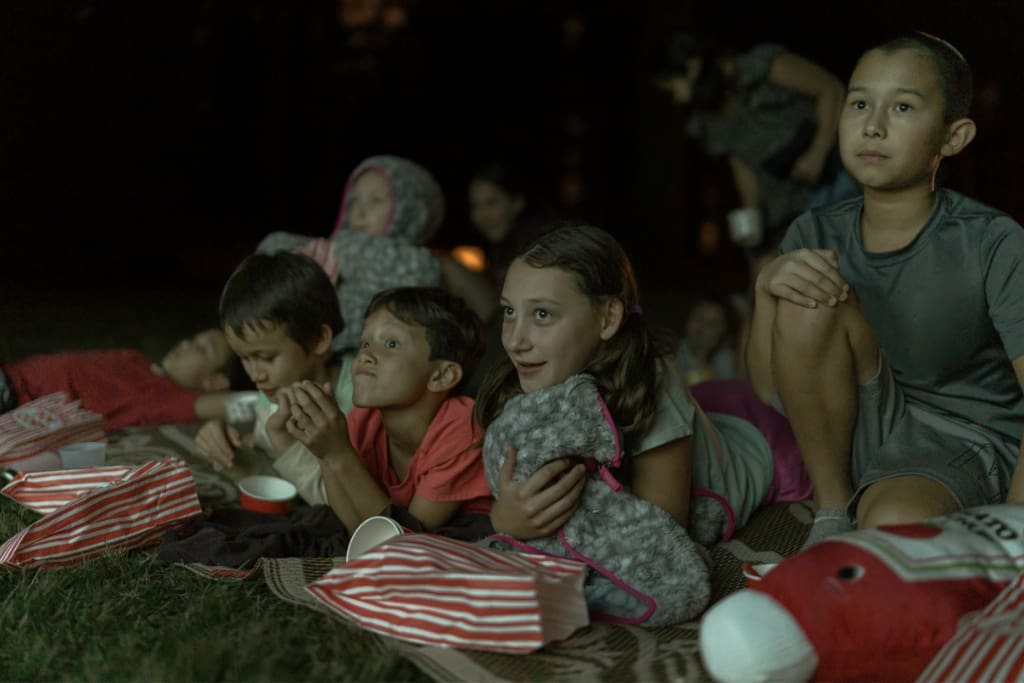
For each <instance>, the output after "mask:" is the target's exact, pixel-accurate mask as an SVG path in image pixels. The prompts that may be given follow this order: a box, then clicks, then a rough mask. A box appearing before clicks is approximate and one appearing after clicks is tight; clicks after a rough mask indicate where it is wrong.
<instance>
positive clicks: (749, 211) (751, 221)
mask: <svg viewBox="0 0 1024 683" xmlns="http://www.w3.org/2000/svg"><path fill="white" fill-rule="evenodd" d="M725 220H726V222H727V223H728V224H729V237H730V238H732V241H733V242H734V243H736V244H737V245H739V246H741V247H746V248H752V247H756V246H757V245H759V244H761V240H762V239H764V226H763V224H762V221H761V210H760V209H755V208H744V209H733V210H732V211H730V212H729V213H727V214H726V216H725Z"/></svg>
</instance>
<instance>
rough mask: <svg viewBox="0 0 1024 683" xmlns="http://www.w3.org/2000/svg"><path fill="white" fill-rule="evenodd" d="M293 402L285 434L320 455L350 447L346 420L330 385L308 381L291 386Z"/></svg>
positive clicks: (324, 455)
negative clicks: (319, 384) (320, 384)
mask: <svg viewBox="0 0 1024 683" xmlns="http://www.w3.org/2000/svg"><path fill="white" fill-rule="evenodd" d="M292 396H293V401H292V405H291V416H290V418H289V420H288V433H289V434H291V435H292V436H293V437H294V438H296V439H298V440H299V441H301V442H302V443H304V444H305V445H306V447H307V448H309V450H310V451H312V452H313V454H314V455H316V456H317V457H319V458H324V457H327V456H328V455H330V454H332V453H334V454H336V453H340V452H342V451H343V450H344V449H346V448H347V447H350V444H349V437H348V422H347V421H346V419H345V414H344V413H343V412H341V409H340V408H338V404H337V403H335V401H334V396H333V395H332V394H331V387H330V385H329V384H325V385H324V386H317V385H316V384H314V383H313V382H310V381H309V380H306V381H303V382H299V383H296V384H294V385H292Z"/></svg>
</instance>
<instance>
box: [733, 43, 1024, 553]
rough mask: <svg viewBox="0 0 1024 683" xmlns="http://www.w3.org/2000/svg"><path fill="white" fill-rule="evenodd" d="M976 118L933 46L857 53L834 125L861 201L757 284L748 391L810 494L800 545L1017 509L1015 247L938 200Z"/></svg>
mask: <svg viewBox="0 0 1024 683" xmlns="http://www.w3.org/2000/svg"><path fill="white" fill-rule="evenodd" d="M970 103H971V73H970V67H969V66H968V64H967V62H966V60H965V59H964V57H963V55H961V54H960V53H959V52H958V51H957V50H956V49H955V48H954V47H953V46H952V45H950V44H949V43H947V42H945V41H943V40H940V39H938V38H935V37H933V36H929V35H926V34H921V33H918V34H912V35H909V36H905V37H902V38H899V39H896V40H893V41H890V42H888V43H885V44H883V45H880V46H878V47H876V48H874V49H871V50H868V51H867V52H865V53H864V54H863V55H862V56H861V58H860V61H859V62H858V63H857V66H856V68H855V69H854V71H853V74H852V75H851V77H850V85H849V89H848V91H847V96H846V105H845V107H844V109H843V113H842V115H841V117H840V122H839V148H840V151H841V153H842V159H843V164H844V165H845V166H846V168H847V169H848V170H849V171H850V173H851V174H852V175H853V176H854V177H855V178H856V179H857V181H858V182H859V183H860V184H861V185H862V186H863V188H864V196H863V198H862V199H853V200H848V201H846V202H841V203H839V204H835V205H832V206H828V207H824V208H820V209H815V210H813V211H811V212H808V213H805V214H804V215H802V216H801V217H799V218H798V219H797V220H796V221H794V222H793V224H792V225H791V226H790V228H789V231H788V232H787V233H786V236H785V238H784V239H783V241H782V245H781V247H780V255H779V256H778V257H777V258H775V259H774V260H773V261H772V262H771V263H769V264H768V265H766V266H765V267H764V269H763V270H762V271H761V273H760V275H759V276H758V278H757V285H756V290H755V291H756V295H755V297H756V298H755V306H754V318H753V323H752V327H751V335H750V341H749V344H748V347H747V360H748V365H749V368H750V378H751V382H752V383H753V385H754V387H755V389H756V390H757V392H758V394H759V395H760V396H761V397H762V399H764V400H766V401H767V400H770V399H771V397H772V395H773V394H774V393H775V392H778V396H779V397H780V398H781V400H782V404H783V405H784V406H785V409H786V412H787V414H788V415H789V419H790V421H791V422H792V425H793V431H794V432H795V433H796V437H797V441H798V442H799V444H800V451H801V453H802V455H803V458H804V460H805V462H806V464H807V471H808V473H809V474H810V477H811V481H812V482H813V484H814V498H815V500H816V502H817V504H818V507H819V510H818V512H817V515H816V517H815V523H814V526H813V528H812V531H811V534H810V537H809V538H808V544H813V543H815V542H817V541H819V540H821V539H822V538H826V537H828V536H830V535H833V534H837V533H841V532H844V531H849V530H851V529H852V528H853V526H854V522H856V525H857V526H858V527H875V526H879V525H883V524H910V523H914V522H918V521H921V520H924V519H926V518H928V517H933V516H938V515H942V514H947V513H952V512H955V511H957V510H960V509H961V508H965V507H970V506H976V505H985V504H991V503H1002V502H1004V501H1005V502H1008V503H1014V502H1015V503H1019V502H1024V469H1022V468H1021V466H1020V464H1019V463H1020V456H1021V451H1022V448H1024V446H1022V443H1021V425H1022V424H1024V392H1022V387H1024V232H1022V231H1021V227H1020V225H1018V224H1017V223H1016V222H1015V221H1014V220H1013V219H1011V218H1010V217H1009V216H1007V215H1006V214H1004V213H1002V212H1001V211H997V210H995V209H992V208H990V207H987V206H984V205H983V204H980V203H979V202H976V201H974V200H971V199H968V198H967V197H964V196H961V195H959V194H957V193H955V192H952V191H950V190H946V189H938V190H937V189H936V188H935V175H936V172H937V171H938V168H939V164H940V162H941V161H942V160H943V159H945V158H948V157H952V156H955V155H956V154H958V153H960V152H961V151H962V150H963V149H964V148H965V147H966V146H967V145H968V144H969V143H970V142H971V140H972V139H973V138H974V134H975V124H974V122H973V121H972V120H971V119H970V118H968V112H969V107H970Z"/></svg>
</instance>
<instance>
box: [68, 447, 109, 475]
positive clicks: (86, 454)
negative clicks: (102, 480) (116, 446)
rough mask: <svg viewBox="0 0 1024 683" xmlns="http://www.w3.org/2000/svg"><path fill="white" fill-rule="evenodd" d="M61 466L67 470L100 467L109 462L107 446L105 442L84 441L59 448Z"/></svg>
mask: <svg viewBox="0 0 1024 683" xmlns="http://www.w3.org/2000/svg"><path fill="white" fill-rule="evenodd" d="M57 452H58V453H59V454H60V463H61V466H62V467H63V468H64V469H66V470H71V469H76V468H79V467H100V466H101V465H104V464H106V462H107V444H106V443H104V442H103V441H82V442H80V443H73V444H69V445H67V446H64V447H63V448H58V449H57Z"/></svg>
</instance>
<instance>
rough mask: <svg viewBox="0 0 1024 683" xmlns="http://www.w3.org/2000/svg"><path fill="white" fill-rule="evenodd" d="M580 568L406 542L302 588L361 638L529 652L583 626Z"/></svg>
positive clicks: (427, 537) (392, 542) (414, 538)
mask: <svg viewBox="0 0 1024 683" xmlns="http://www.w3.org/2000/svg"><path fill="white" fill-rule="evenodd" d="M586 569H587V567H586V565H584V564H582V563H580V562H576V561H574V560H568V559H564V558H561V557H550V556H546V555H527V554H521V553H511V552H501V551H497V550H490V549H487V548H482V547H480V546H476V545H472V544H469V543H465V542H462V541H454V540H451V539H447V538H443V537H441V536H435V535H432V534H405V535H402V536H396V537H395V538H392V539H389V540H388V541H385V542H384V543H382V544H381V545H379V546H377V547H376V548H374V549H373V550H370V551H369V552H367V553H366V554H364V555H361V556H360V557H359V558H358V559H356V560H353V561H351V562H347V563H345V564H342V565H339V566H337V567H335V568H334V569H332V570H331V571H330V572H328V573H327V574H325V575H324V576H323V577H322V578H321V579H320V580H318V581H315V582H314V583H312V584H310V586H309V587H308V589H307V590H309V592H310V593H312V594H313V596H314V597H315V598H316V599H317V600H318V601H320V602H322V603H323V604H324V605H326V606H327V607H329V608H330V609H331V610H333V611H334V612H337V613H338V614H340V615H342V616H343V617H345V618H347V619H350V620H352V621H354V622H355V623H357V624H359V625H360V626H362V627H363V628H366V629H367V630H370V631H374V632H376V633H382V634H384V635H389V636H393V637H395V638H400V639H402V640H407V641H410V642H413V643H420V644H424V645H441V646H446V647H458V648H469V649H476V650H490V651H493V652H508V653H527V652H532V651H534V650H538V649H540V648H541V647H543V646H544V645H545V644H546V643H548V642H551V641H554V640H562V639H564V638H567V637H569V636H570V635H571V634H572V633H573V632H574V631H576V630H577V629H579V628H582V627H584V626H586V625H587V624H589V623H590V618H589V616H588V613H587V605H586V602H585V601H584V599H583V579H584V576H585V572H586Z"/></svg>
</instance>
